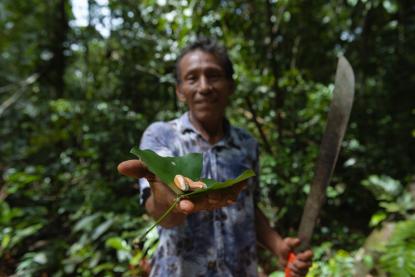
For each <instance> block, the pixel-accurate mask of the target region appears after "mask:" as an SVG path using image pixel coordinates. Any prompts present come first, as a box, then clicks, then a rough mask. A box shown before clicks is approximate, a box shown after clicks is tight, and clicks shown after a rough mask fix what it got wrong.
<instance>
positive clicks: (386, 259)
mask: <svg viewBox="0 0 415 277" xmlns="http://www.w3.org/2000/svg"><path fill="white" fill-rule="evenodd" d="M380 264H381V266H382V267H383V269H384V270H385V271H386V272H388V273H389V274H391V276H402V277H407V276H408V277H409V276H414V275H415V220H414V219H412V220H407V221H403V222H399V223H398V224H397V225H396V228H395V230H394V233H393V236H392V238H391V240H390V241H388V242H387V244H386V246H385V250H384V253H383V255H382V256H381V258H380Z"/></svg>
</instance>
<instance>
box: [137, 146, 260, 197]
mask: <svg viewBox="0 0 415 277" xmlns="http://www.w3.org/2000/svg"><path fill="white" fill-rule="evenodd" d="M130 152H131V153H132V154H134V155H136V156H138V157H139V158H140V159H141V160H142V161H143V162H144V163H145V164H146V165H147V167H148V168H149V169H150V171H151V172H153V173H154V174H155V175H157V176H158V177H159V178H160V180H161V181H163V183H165V184H167V185H168V186H169V187H170V188H171V189H172V190H173V191H174V192H176V193H177V194H178V195H182V196H183V197H184V196H185V197H189V198H190V197H192V196H196V195H201V194H205V193H208V192H210V191H213V190H219V189H224V188H228V187H230V186H233V185H235V184H237V183H239V182H242V181H244V180H246V179H248V178H250V177H252V176H255V172H254V171H253V170H252V169H248V170H245V171H244V172H242V174H241V175H239V176H238V177H236V178H235V179H229V180H226V181H225V182H218V181H215V180H212V179H205V178H203V179H201V180H202V181H203V182H204V183H205V184H206V186H207V188H206V189H200V190H196V191H193V192H190V193H184V192H182V191H180V190H179V189H177V188H176V186H175V185H174V177H175V176H176V175H178V174H180V175H183V176H186V177H188V178H190V179H192V180H199V179H200V175H201V173H202V165H203V155H202V154H200V153H190V154H187V155H184V156H181V157H162V156H159V155H157V154H156V153H155V152H153V151H152V150H140V149H139V148H138V147H134V148H133V149H131V151H130Z"/></svg>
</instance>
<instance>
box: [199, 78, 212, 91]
mask: <svg viewBox="0 0 415 277" xmlns="http://www.w3.org/2000/svg"><path fill="white" fill-rule="evenodd" d="M210 90H211V85H210V83H209V79H208V78H207V77H206V76H201V77H200V82H199V91H200V92H201V93H208V92H210Z"/></svg>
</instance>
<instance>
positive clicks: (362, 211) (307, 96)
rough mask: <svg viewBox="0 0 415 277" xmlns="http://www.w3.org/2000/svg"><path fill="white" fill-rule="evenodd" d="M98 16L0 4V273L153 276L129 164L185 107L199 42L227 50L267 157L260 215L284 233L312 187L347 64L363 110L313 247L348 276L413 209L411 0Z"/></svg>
mask: <svg viewBox="0 0 415 277" xmlns="http://www.w3.org/2000/svg"><path fill="white" fill-rule="evenodd" d="M87 3H88V11H89V13H88V15H87V18H86V20H85V22H84V23H83V24H79V22H78V21H75V14H73V10H72V8H73V6H74V5H75V2H73V1H64V0H51V1H40V0H34V1H21V0H18V1H16V0H2V1H1V2H0V37H1V39H0V122H1V128H0V142H1V143H0V154H1V155H0V176H1V177H0V275H6V276H8V275H13V274H17V275H26V276H40V275H42V274H47V275H54V276H64V275H77V276H78V275H79V276H97V275H100V276H101V275H102V276H113V275H124V276H139V275H140V274H141V273H140V270H141V269H139V267H140V266H139V265H138V264H140V263H141V261H143V260H145V258H148V257H149V256H151V253H152V250H153V249H154V245H156V243H155V242H156V235H154V239H153V240H152V243H151V244H145V245H140V248H139V249H133V247H132V246H131V245H132V241H133V239H134V238H135V237H137V236H139V235H141V234H143V233H144V231H145V230H146V228H147V227H148V225H149V221H150V220H149V219H148V217H146V216H145V215H144V210H143V208H142V207H140V205H139V204H138V199H137V190H136V184H133V183H134V182H135V181H134V180H129V179H127V178H125V177H122V176H120V175H119V174H118V173H117V172H116V166H117V164H118V163H119V162H120V161H122V160H125V159H129V158H130V156H129V155H128V150H129V149H130V148H131V146H132V145H137V144H138V142H139V139H140V136H141V133H142V132H143V130H144V128H145V127H146V126H148V124H149V123H150V122H153V121H154V120H169V119H172V118H174V117H176V116H177V115H178V114H180V113H181V112H182V111H183V110H184V107H183V105H181V104H180V103H177V101H176V96H175V94H174V90H175V88H174V77H173V76H174V74H173V72H174V60H175V58H176V57H177V55H178V51H179V49H180V48H181V47H183V46H184V45H185V44H186V43H187V41H189V39H191V38H193V37H195V36H196V35H200V34H204V35H210V36H214V37H217V38H218V39H219V40H221V41H223V42H224V43H225V44H226V46H227V47H228V48H229V53H230V55H231V57H232V60H233V61H234V64H235V79H236V83H237V92H236V93H235V94H234V95H233V99H232V100H233V101H232V104H231V108H230V109H229V111H228V117H229V120H230V121H231V122H232V123H233V124H235V125H237V126H240V127H244V128H245V129H247V130H248V131H250V132H251V133H252V134H254V136H255V137H256V138H258V140H259V142H260V144H261V164H260V165H261V169H260V173H261V174H260V179H261V196H262V198H261V200H262V201H261V203H260V205H261V206H262V207H263V208H264V209H265V213H266V214H267V215H268V216H269V217H270V219H271V221H272V223H273V224H275V226H276V228H279V229H280V231H281V232H282V233H283V234H284V235H286V234H293V235H294V234H295V230H296V228H297V226H298V223H299V220H300V216H301V212H302V207H303V205H304V201H305V198H306V194H307V192H308V190H309V185H310V183H311V180H312V177H313V171H314V163H315V159H316V157H317V154H318V147H319V143H320V140H321V135H322V132H323V130H324V126H325V119H326V114H327V108H328V103H329V101H330V99H331V93H332V90H333V77H334V76H333V75H334V70H335V64H336V56H337V54H338V53H343V54H344V55H345V56H346V57H347V58H348V60H349V61H350V62H351V64H352V66H353V68H354V70H355V73H356V100H355V105H354V107H353V111H352V115H351V119H350V126H349V129H348V131H347V133H346V137H345V141H344V144H343V147H342V150H341V153H340V156H339V160H338V164H337V167H336V170H335V172H334V176H333V181H332V183H331V184H330V187H329V188H328V191H327V204H326V205H325V207H324V209H323V212H322V215H321V218H320V221H319V226H320V228H317V231H316V234H315V240H314V242H313V244H315V245H319V244H321V243H323V242H328V241H330V242H331V243H332V244H331V245H330V248H332V249H333V250H332V251H330V253H331V254H330V255H331V256H330V255H328V256H324V258H322V259H321V262H322V263H324V265H323V264H322V265H321V266H322V267H324V266H326V268H327V267H328V266H329V264H330V263H337V262H338V263H339V264H341V266H340V265H339V269H340V268H341V269H343V270H344V272H349V271H348V270H349V267H348V265H349V264H350V263H349V261H350V260H349V256H353V255H354V253H355V252H354V250H355V249H357V248H358V247H360V245H361V244H362V241H363V240H364V238H365V236H366V235H367V234H368V233H369V232H370V231H371V229H372V228H374V227H375V226H380V224H381V223H382V222H383V221H385V220H388V221H392V220H404V219H408V216H409V215H410V214H411V213H412V212H413V210H414V207H413V203H414V200H413V194H411V193H410V192H409V190H408V187H409V186H410V185H411V180H412V179H413V172H414V170H413V165H414V164H415V162H414V157H415V153H414V151H415V147H411V145H412V143H413V138H414V126H413V115H414V109H413V103H414V94H413V92H412V90H411V88H412V87H414V86H415V79H414V76H413V72H414V64H415V56H414V51H413V49H414V48H415V32H414V28H415V22H414V20H413V18H415V17H414V16H413V4H412V3H410V1H395V0H388V1H351V0H350V1H343V2H338V1H265V2H264V1H243V0H241V1H211V0H206V1H187V0H185V1H182V0H180V1H179V0H171V1H153V0H145V1H138V2H137V1H108V4H105V3H104V4H103V3H102V2H101V1H100V2H97V1H87ZM104 25H105V27H103V26H104ZM102 30H105V31H104V32H103V31H102ZM369 222H371V226H370V227H368V224H369ZM402 226H403V225H402ZM405 226H406V225H405ZM408 226H409V225H408ZM408 228H409V227H408ZM150 236H152V233H151V234H150V235H149V236H147V238H149V237H150ZM396 236H397V237H398V236H401V234H400V233H397V234H396ZM403 241H404V240H402V241H401V242H402V243H403ZM150 242H151V241H150V240H149V241H148V243H150ZM146 243H147V241H146ZM396 247H397V246H396ZM339 249H343V250H344V251H346V252H339V253H338V252H337V250H339ZM396 249H397V250H399V249H401V248H398V247H397V248H396ZM336 253H337V254H336ZM341 253H342V254H341ZM346 253H348V254H346ZM322 257H323V256H322ZM330 257H334V258H330ZM270 260H271V258H268V259H264V261H263V262H264V263H265V264H268V265H271V264H272V262H271V261H270ZM330 261H332V262H330ZM391 261H396V262H399V261H400V260H399V259H392V258H391ZM384 262H385V261H384ZM405 262H406V261H404V263H405ZM382 263H383V262H382ZM406 264H407V265H408V267H410V263H406ZM388 266H390V268H392V267H395V266H396V263H395V262H393V266H392V265H388ZM265 267H266V266H264V268H265ZM268 268H269V266H268ZM339 269H335V266H333V268H332V269H330V270H338V271H333V272H340V271H339ZM270 271H272V270H270ZM327 272H329V271H327ZM390 272H391V274H392V272H394V271H392V270H391V271H390ZM339 276H340V275H339Z"/></svg>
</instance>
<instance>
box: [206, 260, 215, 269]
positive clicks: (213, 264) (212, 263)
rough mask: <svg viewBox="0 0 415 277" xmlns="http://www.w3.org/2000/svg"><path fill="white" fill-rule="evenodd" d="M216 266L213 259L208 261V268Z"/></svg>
mask: <svg viewBox="0 0 415 277" xmlns="http://www.w3.org/2000/svg"><path fill="white" fill-rule="evenodd" d="M215 267H216V262H215V261H209V262H208V268H209V269H214V268H215Z"/></svg>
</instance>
